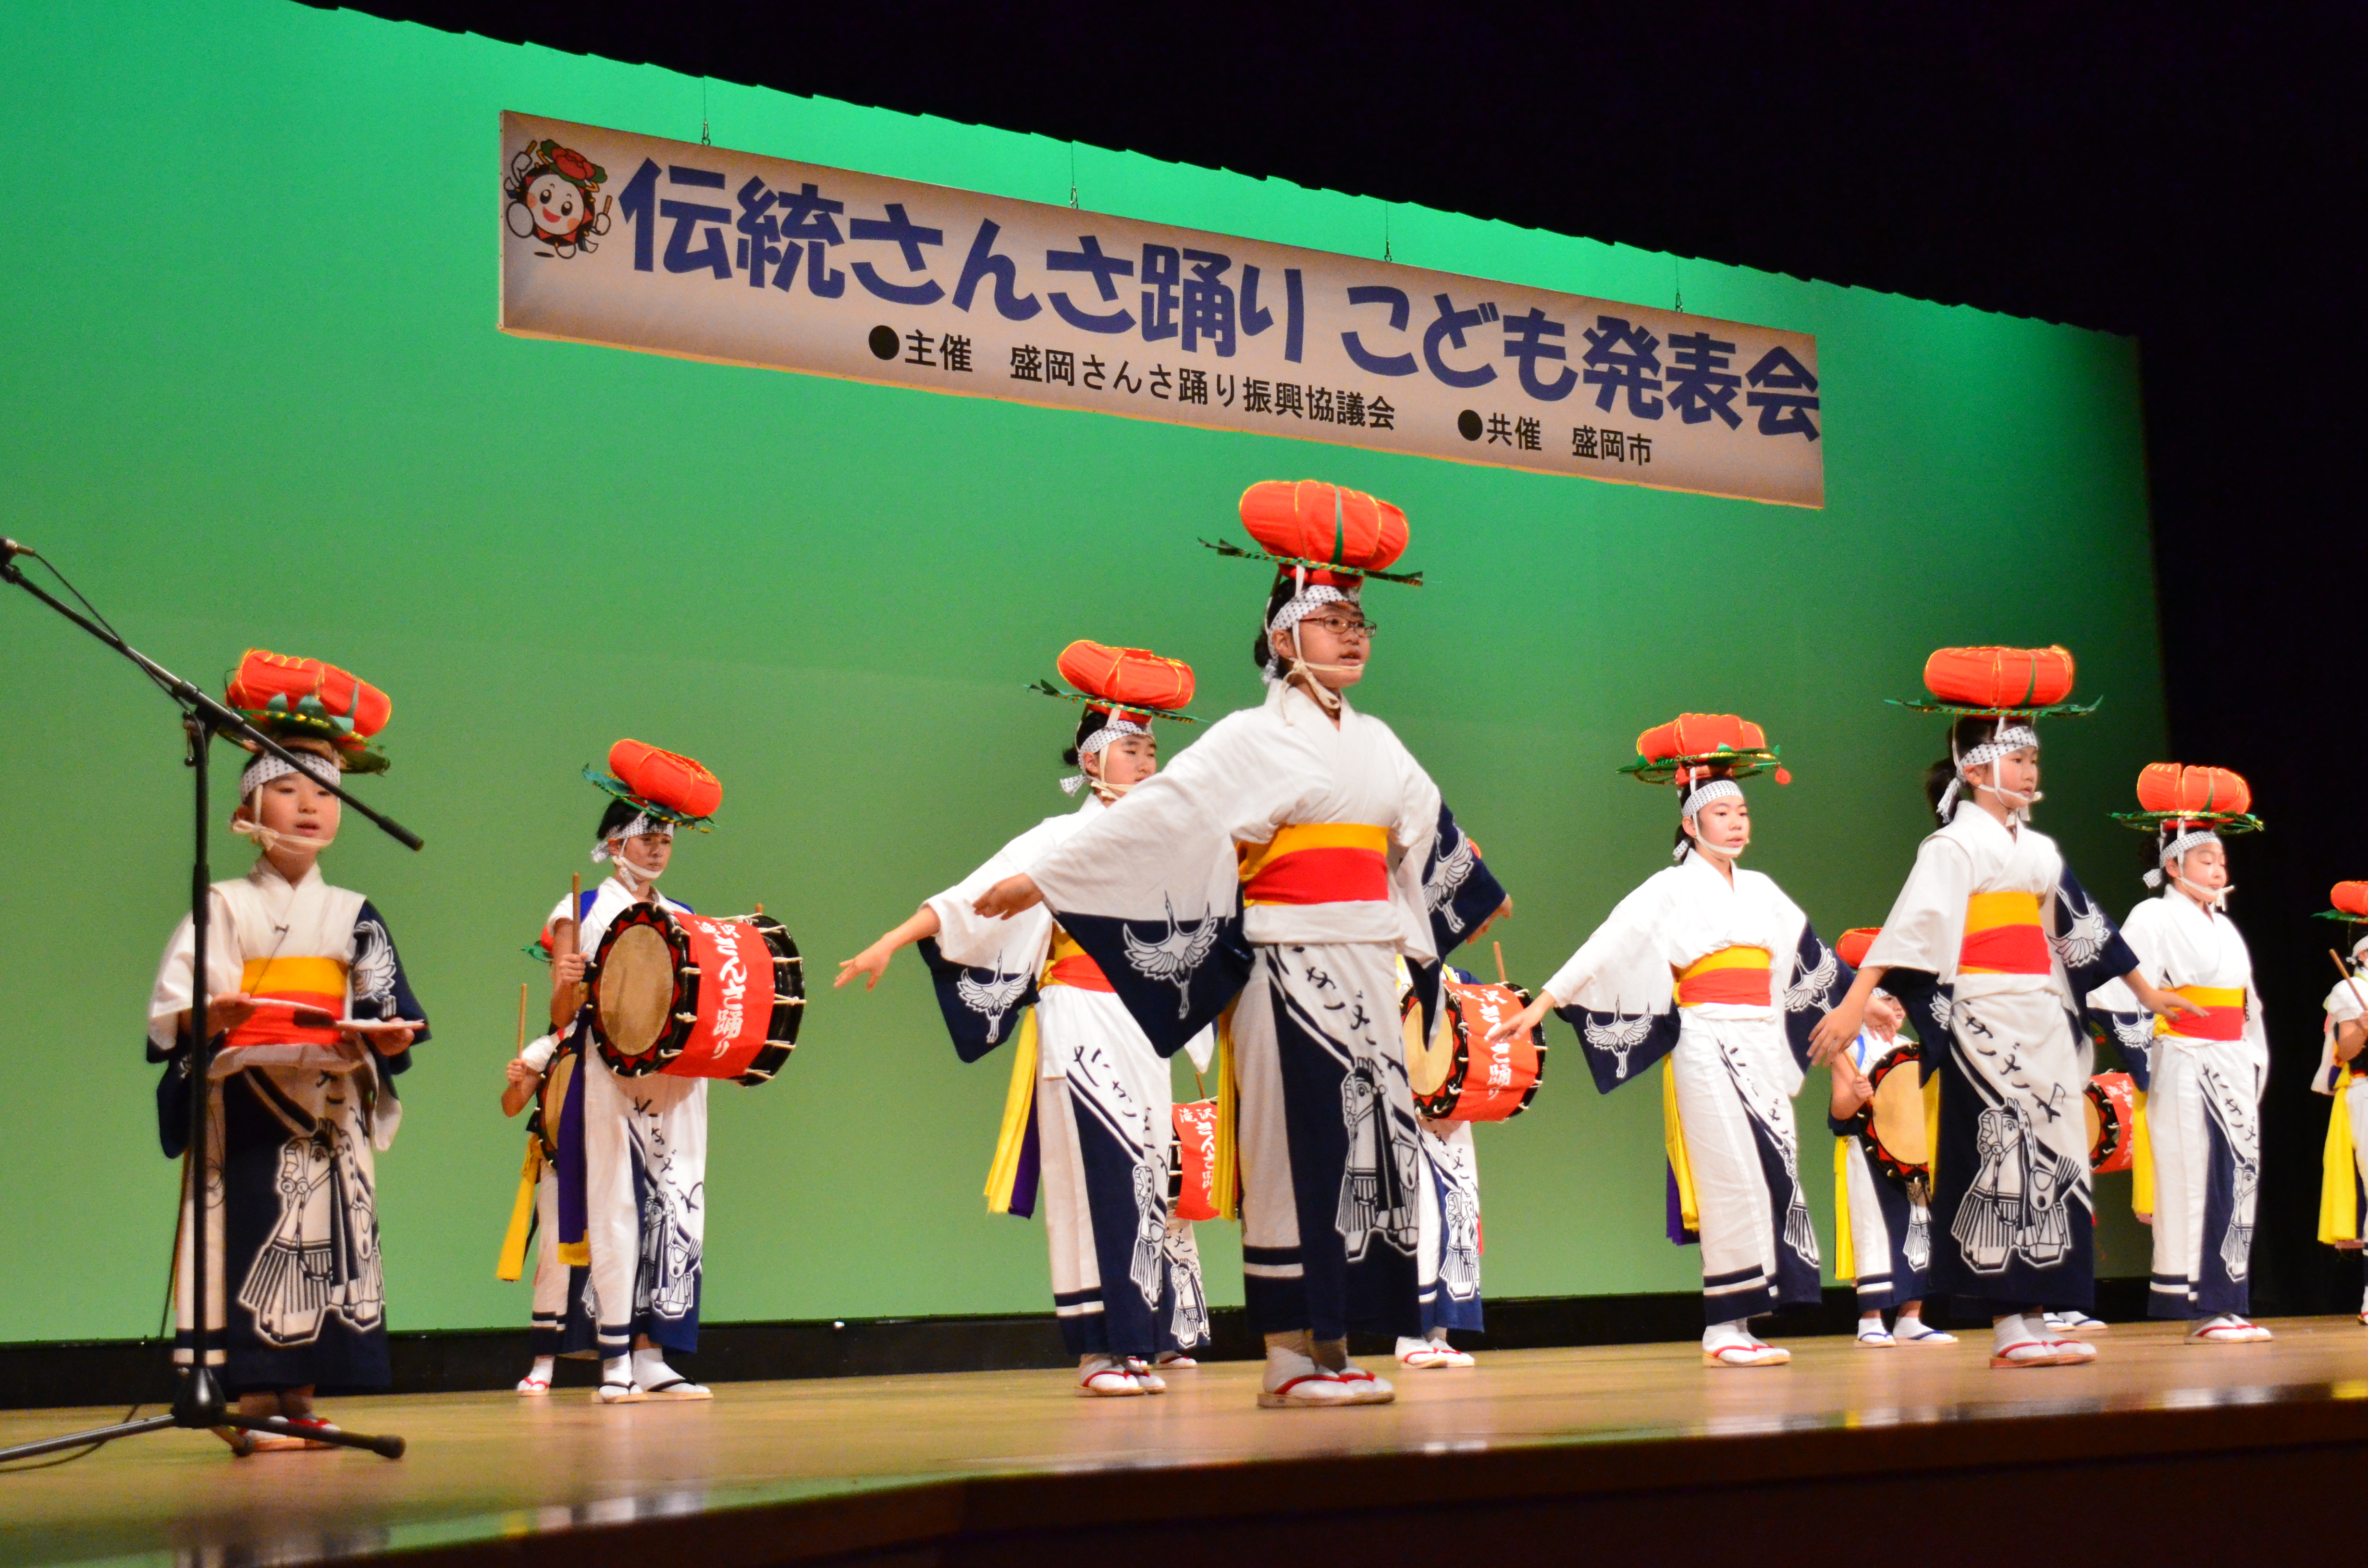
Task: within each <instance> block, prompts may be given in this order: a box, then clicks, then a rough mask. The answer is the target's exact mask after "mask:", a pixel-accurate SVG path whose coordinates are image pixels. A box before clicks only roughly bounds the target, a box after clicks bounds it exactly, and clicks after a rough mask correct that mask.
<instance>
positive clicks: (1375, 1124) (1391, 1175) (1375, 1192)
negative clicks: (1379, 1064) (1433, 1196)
mask: <svg viewBox="0 0 2368 1568" xmlns="http://www.w3.org/2000/svg"><path fill="white" fill-rule="evenodd" d="M1387 1116H1388V1108H1387V1105H1386V1103H1385V1102H1384V1100H1383V1095H1382V1087H1381V1084H1380V1081H1379V1080H1378V1079H1377V1078H1376V1077H1375V1076H1374V1073H1373V1065H1372V1062H1357V1063H1356V1064H1355V1065H1354V1066H1352V1067H1350V1068H1349V1071H1348V1072H1347V1073H1346V1074H1343V1075H1342V1076H1341V1079H1340V1121H1341V1125H1342V1127H1343V1129H1344V1130H1345V1131H1346V1132H1347V1133H1348V1137H1349V1164H1348V1167H1347V1168H1346V1169H1345V1170H1343V1171H1342V1172H1341V1173H1340V1202H1339V1206H1338V1210H1337V1212H1336V1215H1335V1218H1334V1221H1333V1223H1334V1225H1335V1227H1336V1228H1337V1229H1338V1231H1339V1233H1340V1241H1341V1244H1342V1245H1343V1246H1344V1247H1345V1248H1346V1250H1347V1253H1348V1257H1349V1262H1351V1263H1355V1262H1357V1261H1359V1260H1360V1259H1361V1258H1362V1257H1363V1256H1365V1249H1366V1247H1367V1246H1368V1245H1369V1244H1371V1242H1372V1238H1373V1236H1374V1235H1375V1234H1376V1233H1378V1234H1380V1235H1381V1236H1382V1238H1383V1240H1384V1241H1385V1242H1387V1243H1388V1244H1390V1245H1392V1246H1395V1247H1396V1248H1397V1249H1398V1250H1399V1251H1400V1252H1403V1253H1406V1254H1408V1255H1411V1254H1412V1253H1413V1251H1414V1249H1415V1241H1416V1229H1415V1227H1416V1215H1415V1187H1414V1173H1413V1171H1412V1170H1411V1169H1410V1168H1409V1162H1408V1161H1407V1160H1406V1158H1405V1156H1406V1155H1408V1154H1411V1153H1414V1152H1415V1151H1414V1150H1413V1149H1412V1147H1411V1146H1410V1145H1407V1144H1406V1143H1405V1142H1402V1141H1400V1140H1396V1139H1393V1138H1392V1137H1391V1136H1390V1131H1391V1129H1390V1127H1389V1123H1388V1119H1387Z"/></svg>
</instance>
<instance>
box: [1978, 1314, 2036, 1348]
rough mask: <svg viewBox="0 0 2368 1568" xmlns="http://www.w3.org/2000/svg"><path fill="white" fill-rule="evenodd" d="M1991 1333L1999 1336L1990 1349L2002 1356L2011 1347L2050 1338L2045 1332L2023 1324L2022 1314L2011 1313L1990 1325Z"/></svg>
mask: <svg viewBox="0 0 2368 1568" xmlns="http://www.w3.org/2000/svg"><path fill="white" fill-rule="evenodd" d="M2041 1321H2042V1322H2044V1321H2045V1320H2044V1319H2042V1320H2041ZM1990 1333H1991V1334H1993V1335H1996V1336H1997V1337H1996V1338H1995V1340H1994V1341H1993V1342H1992V1344H1991V1346H1990V1348H1991V1349H1992V1350H1993V1351H1996V1352H1998V1353H2001V1354H2003V1353H2004V1351H2005V1350H2006V1348H2007V1346H2009V1345H2021V1344H2023V1343H2024V1342H2025V1341H2028V1340H2033V1339H2045V1338H2047V1337H2049V1336H2048V1335H2047V1334H2046V1332H2045V1331H2044V1330H2037V1329H2033V1328H2032V1326H2031V1325H2030V1324H2027V1323H2025V1322H2023V1321H2022V1314H2021V1312H2009V1313H2007V1314H2006V1316H2004V1317H2002V1318H1999V1319H1998V1321H1997V1322H1995V1323H1993V1324H1990Z"/></svg>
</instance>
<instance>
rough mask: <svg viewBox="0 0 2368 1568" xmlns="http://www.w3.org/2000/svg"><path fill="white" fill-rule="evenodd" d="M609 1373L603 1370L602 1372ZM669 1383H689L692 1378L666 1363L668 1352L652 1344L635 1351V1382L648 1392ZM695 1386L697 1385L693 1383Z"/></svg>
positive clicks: (604, 1374) (605, 1374)
mask: <svg viewBox="0 0 2368 1568" xmlns="http://www.w3.org/2000/svg"><path fill="white" fill-rule="evenodd" d="M601 1375H602V1376H603V1377H606V1376H607V1375H608V1374H607V1373H606V1372H605V1371H603V1372H602V1374H601ZM667 1383H684V1384H689V1383H690V1380H689V1378H686V1377H684V1376H683V1375H682V1374H681V1373H680V1372H677V1371H676V1370H675V1369H673V1368H672V1367H669V1366H667V1365H666V1352H665V1351H663V1350H660V1349H658V1348H657V1347H656V1346H651V1347H650V1348H649V1349H647V1350H636V1351H634V1352H633V1384H634V1386H635V1387H637V1388H640V1389H642V1390H643V1392H647V1391H649V1390H651V1389H655V1388H663V1387H664V1386H665V1385H666V1384H667ZM693 1386H695V1385H693Z"/></svg>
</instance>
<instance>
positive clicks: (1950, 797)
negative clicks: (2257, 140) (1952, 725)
mask: <svg viewBox="0 0 2368 1568" xmlns="http://www.w3.org/2000/svg"><path fill="white" fill-rule="evenodd" d="M2038 745H2039V732H2038V731H2036V730H2034V729H2032V727H2031V726H2030V725H2028V724H2007V725H2003V726H2001V727H2000V728H1999V730H1998V733H1995V734H1993V735H1992V736H1991V737H1990V738H1989V739H1988V740H1986V741H1984V742H1983V743H1982V744H1979V745H1977V746H1975V747H1974V748H1973V749H1972V750H1971V751H1966V752H1960V751H1959V750H1958V749H1957V738H1956V736H1954V735H1951V736H1950V737H1949V756H1950V759H1951V760H1952V761H1953V762H1954V763H1955V764H1956V765H1957V772H1956V776H1955V777H1954V778H1951V779H1950V780H1949V787H1948V788H1947V789H1946V790H1942V791H1941V803H1940V805H1939V806H1938V807H1937V808H1935V809H1936V810H1938V811H1939V812H1940V813H1941V821H1942V822H1947V821H1948V820H1949V808H1950V807H1952V806H1953V805H1955V804H1956V803H1957V791H1958V790H1960V789H1962V788H1963V787H1964V784H1965V782H1966V779H1965V773H1966V770H1967V769H1969V768H1975V767H1981V766H1983V765H1984V764H1985V763H1992V762H1996V761H1997V760H1998V758H2000V757H2002V756H2006V755H2007V754H2008V753H2009V752H2016V751H2021V749H2022V748H2023V747H2025V746H2030V747H2032V748H2033V749H2034V750H2035V749H2037V747H2038ZM1992 789H1993V790H1994V791H1995V792H1996V793H1997V795H1998V798H1999V799H2001V800H2006V799H2009V798H2011V797H2012V791H2010V790H1998V789H1997V787H1996V786H1992ZM2038 798H2039V797H2038V796H2036V795H2033V796H2032V798H2031V799H2032V800H2033V801H2035V800H2037V799H2038ZM2030 805H2031V801H2018V802H2017V804H2016V806H2015V811H2016V812H2017V814H2021V812H2025V811H2027V810H2028V809H2029V808H2030Z"/></svg>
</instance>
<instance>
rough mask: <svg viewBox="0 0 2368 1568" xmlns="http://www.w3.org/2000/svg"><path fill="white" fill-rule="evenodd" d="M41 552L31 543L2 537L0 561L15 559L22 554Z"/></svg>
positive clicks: (0, 541) (0, 540)
mask: <svg viewBox="0 0 2368 1568" xmlns="http://www.w3.org/2000/svg"><path fill="white" fill-rule="evenodd" d="M39 553H40V552H39V551H36V550H34V548H33V547H32V546H31V545H29V544H18V543H17V541H16V540H13V539H0V562H10V561H14V560H16V559H17V557H18V556H20V555H36V554H39Z"/></svg>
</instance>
